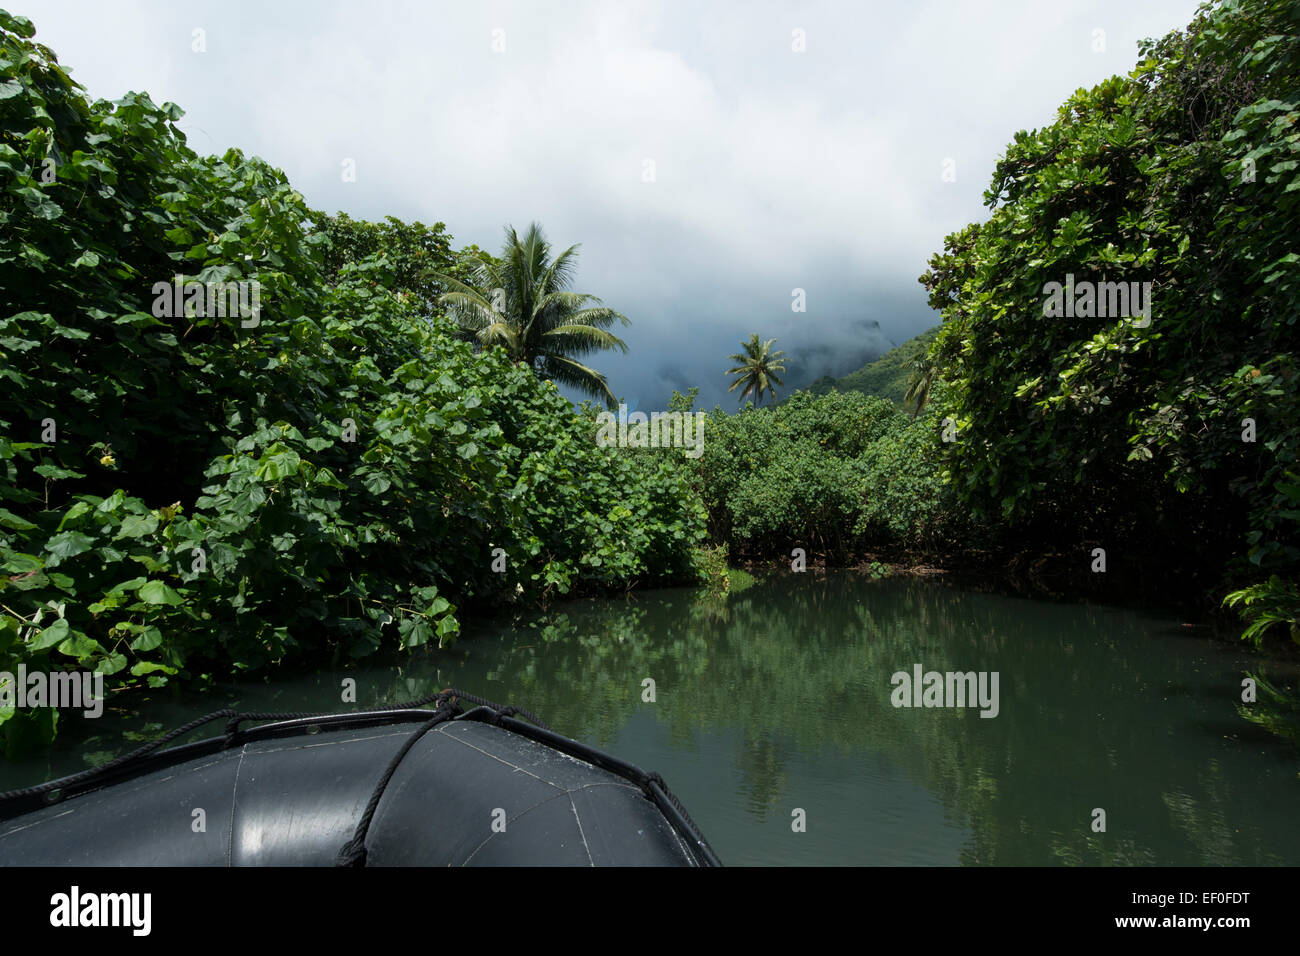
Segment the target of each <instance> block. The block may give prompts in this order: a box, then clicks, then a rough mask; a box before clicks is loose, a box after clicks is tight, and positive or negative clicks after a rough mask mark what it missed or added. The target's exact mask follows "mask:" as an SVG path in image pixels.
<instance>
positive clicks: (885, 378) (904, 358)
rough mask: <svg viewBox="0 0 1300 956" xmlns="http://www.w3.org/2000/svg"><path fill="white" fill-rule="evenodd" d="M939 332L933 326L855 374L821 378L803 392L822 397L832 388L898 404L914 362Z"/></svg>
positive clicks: (901, 399) (901, 398)
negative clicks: (876, 396)
mask: <svg viewBox="0 0 1300 956" xmlns="http://www.w3.org/2000/svg"><path fill="white" fill-rule="evenodd" d="M938 332H939V327H938V326H937V325H936V326H935V327H934V328H932V329H930V330H929V331H926V332H922V333H921V334H920V335H918V336H917V337H916V338H913V339H908V340H907V341H906V342H904V343H903V344H902V345H900V346H898V347H897V348H895V349H891V350H890V351H888V352H886V353H885V354H884V355H882V356H880V358H878V359H876V360H875V361H874V362H871V363H869V364H867V365H864V366H862V368H860V369H858V370H857V371H856V372H850V373H849V374H848V375H845V376H843V377H842V378H832V377H831V376H829V375H823V376H822V377H821V378H819V379H817V380H816V381H815V382H813V383H812V384H811V385H809V386H808V387H807V388H806V389H804V391H808V392H812V393H813V394H814V395H825V394H826V393H827V392H829V391H830V390H831V389H832V388H833V389H836V390H837V391H840V392H862V393H863V394H864V395H878V396H880V397H881V398H888V399H890V400H892V401H894V402H896V403H897V404H899V405H902V404H903V396H904V394H906V392H907V380H908V378H909V377H910V376H911V374H912V369H913V367H914V366H913V363H914V362H915V361H916V360H917V359H918V358H920V357H921V356H922V355H924V354H925V352H926V350H927V349H929V348H930V343H931V342H933V341H934V337H935V335H936V334H938Z"/></svg>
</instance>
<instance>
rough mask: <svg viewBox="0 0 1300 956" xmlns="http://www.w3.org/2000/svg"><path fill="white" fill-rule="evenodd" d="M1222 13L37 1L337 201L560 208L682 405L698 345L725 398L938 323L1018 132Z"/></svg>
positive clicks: (55, 39)
mask: <svg viewBox="0 0 1300 956" xmlns="http://www.w3.org/2000/svg"><path fill="white" fill-rule="evenodd" d="M1195 8H1196V2H1195V0H1147V2H1145V3H1143V4H1141V5H1134V4H1132V3H1130V2H1128V0H1097V2H1091V3H1055V4H1044V3H1042V2H1041V0H1002V2H996V3H994V2H983V3H978V2H968V0H931V2H920V3H910V4H907V5H900V4H892V3H879V4H870V5H864V4H861V3H852V2H849V0H843V2H836V3H828V2H822V3H817V2H814V3H798V4H794V3H776V2H758V3H745V4H743V5H742V4H696V3H692V2H690V0H686V2H680V3H649V2H647V3H620V4H617V5H615V4H606V3H600V2H582V3H563V4H537V3H527V2H520V3H517V4H510V3H487V4H463V3H456V4H452V3H438V4H428V3H420V2H411V3H366V4H354V3H347V4H344V3H334V4H329V3H319V2H315V0H309V2H297V3H279V2H277V3H273V4H272V3H249V2H235V3H231V2H220V3H216V2H204V3H193V4H187V5H184V6H177V5H175V4H171V3H167V2H163V0H159V2H145V0H137V2H135V3H114V4H111V5H110V4H101V3H97V2H69V0H44V2H42V3H41V5H40V7H39V9H37V10H34V11H31V12H30V13H29V14H28V15H30V16H32V18H33V19H34V20H35V22H36V25H37V29H38V31H39V32H38V39H40V40H41V41H42V42H45V43H47V44H49V45H50V46H52V47H53V48H54V49H55V50H56V52H58V54H59V56H60V59H61V60H62V62H63V63H64V64H65V65H67V66H70V67H72V68H73V70H74V75H75V76H76V78H78V79H79V80H80V81H81V82H82V83H84V84H86V85H87V86H88V87H89V88H90V90H91V92H92V93H94V94H95V95H99V96H104V97H116V96H118V95H120V94H121V93H122V92H124V91H126V90H128V89H135V90H140V89H145V90H148V91H149V92H150V93H151V95H153V97H154V98H155V99H156V100H158V101H160V102H161V101H163V100H172V101H175V102H177V103H179V104H180V105H181V106H182V107H183V108H184V109H185V110H186V112H187V116H186V119H185V120H184V121H183V125H184V126H185V128H186V129H187V130H188V131H189V132H190V136H191V144H192V145H193V146H194V147H195V148H196V149H199V150H201V151H207V152H220V151H223V150H224V149H225V148H227V147H228V146H239V147H241V148H243V149H245V150H246V151H248V152H252V153H256V154H258V155H261V156H263V157H264V158H266V159H267V160H268V161H270V162H272V163H273V164H275V165H278V166H280V167H282V168H283V169H284V170H285V171H286V172H287V173H288V175H289V177H290V179H291V181H292V182H293V183H294V184H295V185H296V186H297V187H298V188H299V189H300V190H301V191H302V192H303V193H304V195H305V196H306V197H307V199H308V201H309V202H310V203H312V204H313V205H315V206H316V207H318V208H323V209H327V210H330V211H333V210H335V209H340V208H341V209H345V210H347V211H348V212H349V213H351V214H353V215H360V216H369V217H379V216H382V215H385V214H393V215H397V216H400V217H402V218H405V219H421V220H423V221H425V222H434V221H443V222H446V223H447V225H448V227H449V229H450V230H451V232H452V233H453V235H454V236H455V237H456V239H457V240H458V241H460V242H463V243H467V242H476V243H478V244H479V245H482V246H485V247H488V248H495V247H496V246H497V245H498V244H499V242H500V236H501V228H502V226H503V225H504V224H505V223H507V222H510V223H513V224H515V225H516V226H518V227H523V226H524V225H526V224H527V223H528V222H529V221H531V220H534V219H536V220H539V221H541V222H542V223H543V224H544V225H545V227H546V228H547V232H548V235H549V236H550V237H551V238H552V240H553V241H554V242H555V243H556V244H557V245H569V244H571V243H574V242H582V243H583V258H582V267H581V269H580V273H579V280H580V287H581V288H582V290H583V291H591V292H594V293H596V294H597V295H600V296H601V297H602V298H604V299H605V300H606V301H607V302H608V303H609V304H610V305H612V306H614V307H615V308H618V309H620V310H621V311H623V312H625V313H627V314H628V315H629V316H631V317H632V318H633V320H634V325H633V326H632V327H631V328H630V329H628V330H626V334H625V336H624V337H625V338H626V339H627V340H628V341H629V343H630V344H631V346H632V348H633V354H632V355H630V356H628V357H626V358H618V357H611V358H610V359H608V360H605V359H602V360H600V361H598V362H597V364H598V365H600V366H601V367H602V368H605V369H607V370H609V371H610V373H611V375H612V377H613V378H614V380H615V384H616V390H618V391H620V392H624V393H626V394H628V395H640V396H641V397H642V398H643V399H649V400H662V398H663V397H664V396H663V394H662V391H656V389H661V386H659V385H658V384H656V379H655V376H654V375H653V374H652V373H653V370H654V369H657V368H662V367H664V366H673V367H676V368H678V369H679V370H680V371H681V373H682V374H683V375H684V376H685V378H686V379H688V380H697V381H700V382H701V384H703V385H705V389H704V390H703V394H704V396H705V397H706V398H708V399H709V400H710V401H711V400H713V399H721V398H722V396H723V393H724V391H725V383H724V381H723V380H722V378H721V372H722V370H723V369H725V368H726V358H725V357H726V355H728V354H730V353H731V352H734V351H735V350H736V348H737V343H738V342H739V341H740V340H741V339H742V338H745V337H747V336H748V334H749V333H750V332H751V331H758V332H760V333H761V334H762V335H763V336H764V337H765V338H766V337H771V336H772V335H774V334H778V332H777V331H776V330H781V331H780V332H779V334H781V335H782V336H783V339H782V340H780V341H778V343H777V345H778V347H785V348H787V349H789V348H790V347H791V346H792V345H793V346H799V347H803V346H808V347H811V346H814V345H817V344H823V345H824V344H826V343H831V344H832V345H833V346H834V349H833V350H832V352H833V354H834V355H838V356H840V358H841V360H842V361H843V362H849V363H852V362H857V361H859V360H860V359H862V358H865V355H864V354H862V353H863V352H864V351H865V350H866V349H867V348H870V347H871V346H873V345H876V344H877V343H876V342H874V341H873V340H872V339H871V338H870V337H868V336H866V335H864V333H863V332H862V330H861V327H860V326H861V322H862V320H863V319H877V320H879V321H880V322H881V324H882V325H883V327H884V329H885V332H886V333H887V334H888V335H889V336H890V337H891V338H893V339H894V340H895V341H898V340H901V339H902V338H905V337H907V336H908V335H911V334H914V333H915V332H917V331H920V329H921V328H924V327H925V326H927V325H929V324H933V322H934V321H935V317H934V316H933V314H932V313H930V312H929V310H928V309H927V307H926V305H925V293H924V290H923V289H922V288H921V287H920V285H919V284H917V283H916V281H915V280H916V277H917V276H918V275H919V274H920V273H921V272H922V271H923V270H924V268H925V260H926V259H927V258H928V256H929V255H930V254H931V253H932V252H934V251H936V250H938V249H939V248H940V246H941V244H942V239H943V236H944V235H945V234H946V233H948V232H951V231H953V230H954V229H957V228H960V227H961V226H962V225H964V224H965V223H966V222H968V221H971V220H972V219H977V218H981V217H982V216H983V214H984V210H983V209H982V207H981V205H980V196H981V194H982V192H983V190H984V188H985V187H986V186H987V183H988V177H989V173H990V172H991V169H992V165H993V163H994V162H995V160H996V158H997V157H998V155H1000V153H1001V152H1002V150H1003V149H1004V147H1005V145H1006V144H1007V143H1008V142H1009V141H1010V139H1011V137H1012V135H1013V134H1014V133H1015V131H1016V130H1018V129H1021V128H1029V127H1033V126H1039V125H1043V124H1045V123H1048V122H1051V120H1052V118H1053V116H1054V112H1055V108H1056V106H1057V105H1058V104H1059V103H1060V102H1061V101H1062V100H1063V99H1064V98H1065V97H1066V96H1068V95H1069V94H1070V93H1071V92H1072V91H1073V90H1074V89H1076V88H1078V87H1080V86H1089V85H1092V84H1094V83H1096V82H1098V81H1100V80H1102V79H1104V78H1105V77H1106V76H1108V75H1110V74H1112V73H1115V72H1127V71H1128V70H1129V69H1130V68H1131V67H1132V65H1133V63H1134V61H1135V59H1136V41H1137V40H1138V39H1139V38H1140V37H1142V36H1147V35H1162V34H1163V33H1165V32H1167V31H1168V30H1169V29H1172V28H1174V27H1180V26H1183V25H1185V24H1186V22H1187V21H1188V20H1189V19H1190V18H1191V16H1192V14H1193V13H1194V11H1195ZM196 27H202V28H203V29H205V30H206V31H207V46H208V52H207V53H203V54H197V53H194V52H192V50H191V49H190V46H191V31H192V30H193V29H194V28H196ZM796 27H797V28H801V29H803V30H805V31H806V36H807V52H805V53H795V52H793V51H792V50H791V31H792V30H793V29H795V28H796ZM1097 28H1101V29H1104V30H1105V31H1106V41H1107V50H1106V52H1105V53H1100V54H1099V53H1096V52H1094V51H1093V49H1092V42H1093V33H1092V31H1093V30H1094V29H1097ZM495 29H500V30H504V31H505V32H504V39H505V52H504V53H497V52H494V51H493V49H492V41H493V32H492V31H493V30H495ZM345 157H351V158H354V159H355V160H356V162H357V182H356V183H343V182H342V181H341V177H340V169H341V167H340V163H341V161H342V160H343V159H344V158H345ZM947 157H951V158H953V159H954V160H955V161H956V163H957V174H958V179H957V182H956V183H944V182H943V181H942V180H941V177H940V173H941V165H940V164H941V163H942V161H943V160H944V159H945V158H947ZM647 158H649V159H653V160H654V162H655V171H656V181H655V182H654V183H653V184H647V183H644V182H643V181H642V170H643V165H642V164H643V160H645V159H647ZM795 286H799V287H802V288H805V289H806V290H807V292H808V301H809V311H808V313H807V314H806V315H802V316H795V315H793V314H792V313H791V312H790V311H789V303H790V290H791V289H792V288H793V287H795ZM844 370H847V369H844Z"/></svg>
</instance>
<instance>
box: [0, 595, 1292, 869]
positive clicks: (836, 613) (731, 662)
mask: <svg viewBox="0 0 1300 956" xmlns="http://www.w3.org/2000/svg"><path fill="white" fill-rule="evenodd" d="M918 665H919V667H920V668H921V671H922V672H923V673H924V672H930V671H936V672H939V673H941V674H946V673H948V672H954V673H955V672H976V674H980V673H981V672H982V673H983V675H984V677H985V679H986V683H985V684H984V689H985V690H986V691H989V692H990V693H991V691H992V689H993V686H994V685H993V684H992V682H991V679H992V675H993V673H995V672H996V674H997V684H996V688H997V695H996V716H992V714H993V711H994V708H993V706H985V707H983V708H981V707H980V706H979V705H978V701H970V702H968V703H970V704H972V706H964V707H939V706H935V707H927V706H906V707H905V706H895V703H897V702H902V700H904V699H905V700H906V701H907V702H909V703H922V704H924V698H922V697H921V696H920V695H919V694H918V696H916V697H913V696H912V692H911V690H910V689H908V690H907V691H906V693H904V691H903V690H896V686H897V685H896V683H895V679H894V675H895V674H900V673H901V674H906V675H907V676H908V678H909V679H910V678H911V677H912V675H913V674H914V673H915V669H916V667H917V666H918ZM1248 676H1263V677H1265V678H1266V679H1267V680H1269V681H1270V682H1272V683H1273V684H1275V685H1277V684H1282V685H1288V686H1290V687H1295V685H1296V681H1297V674H1296V667H1295V666H1294V665H1288V664H1285V663H1282V662H1278V661H1270V660H1267V659H1264V658H1260V657H1258V656H1255V655H1252V654H1250V653H1247V652H1246V650H1245V649H1244V648H1243V647H1240V646H1237V645H1235V644H1233V643H1232V642H1226V641H1222V640H1215V639H1213V638H1212V637H1211V636H1210V634H1209V632H1208V631H1206V630H1204V629H1200V628H1192V627H1188V626H1185V625H1182V624H1180V623H1179V622H1178V621H1174V620H1170V619H1168V618H1167V617H1161V616H1158V615H1150V614H1144V613H1140V612H1135V611H1131V610H1119V609H1113V608H1103V607H1095V606H1081V605H1074V604H1053V603H1045V602H1042V601H1033V600H1026V599H1019V598H1010V597H1005V596H1000V595H994V594H987V593H977V592H972V591H966V590H961V589H957V588H952V587H949V586H946V585H943V584H940V583H934V582H930V581H924V580H918V579H911V578H888V579H884V580H873V579H872V578H870V577H869V576H864V575H858V574H854V573H851V572H833V573H830V574H799V575H794V574H789V575H777V576H774V577H771V578H769V579H767V580H766V581H762V582H759V583H758V584H757V585H755V586H754V587H751V588H749V589H747V590H745V591H743V592H740V593H735V594H731V595H727V596H725V597H723V596H715V597H701V596H700V595H698V594H697V593H695V592H691V591H684V590H674V591H648V592H639V593H635V594H633V595H631V596H629V597H627V598H618V599H601V600H588V601H574V602H566V603H563V604H560V605H557V606H556V608H555V609H554V610H553V611H552V612H551V613H549V614H547V615H533V616H529V617H526V618H521V619H518V620H509V621H508V620H504V619H503V620H499V621H495V622H479V623H477V624H474V625H472V626H467V627H466V628H465V632H464V634H463V635H462V639H461V641H460V642H459V643H458V644H457V645H456V646H454V647H452V648H449V649H444V650H442V651H431V652H428V653H420V654H417V655H416V656H414V657H410V658H405V659H404V660H403V661H402V662H400V663H392V662H389V663H384V664H378V663H369V664H365V665H363V666H362V667H361V668H354V669H351V670H346V671H344V670H339V671H337V672H330V673H320V674H314V675H310V676H307V677H298V678H294V679H290V680H279V681H277V682H275V683H274V684H264V683H248V684H243V685H239V686H233V685H222V686H218V687H216V688H214V689H213V690H211V691H210V692H208V693H206V694H203V695H198V694H191V695H188V696H175V695H174V694H173V693H170V692H153V694H152V696H150V697H148V698H137V699H136V700H135V701H133V702H132V710H130V711H126V710H124V709H122V708H110V709H109V710H108V711H107V712H106V713H105V715H104V716H103V717H101V718H100V719H99V720H95V721H69V722H67V724H66V730H65V733H64V734H62V735H61V737H60V739H59V741H58V743H57V745H56V746H55V747H54V748H53V749H52V750H51V751H50V752H49V753H47V754H45V755H42V757H41V758H40V759H38V760H29V761H24V762H20V763H9V764H7V765H4V766H0V790H3V789H9V788H11V787H17V786H23V785H27V784H30V783H33V782H36V781H38V780H44V779H49V778H51V777H54V776H59V775H62V774H66V773H71V772H73V771H75V770H79V769H82V768H84V767H85V766H87V765H88V764H90V763H96V762H102V761H103V760H106V759H108V758H109V757H111V756H114V755H116V754H117V753H120V752H122V751H124V750H126V749H129V748H131V747H133V746H136V745H137V744H136V741H139V740H143V739H148V738H149V737H150V736H152V735H156V734H157V733H158V732H160V731H161V730H163V729H167V728H170V727H172V726H176V725H179V724H181V723H183V722H184V721H186V720H189V719H191V718H193V717H195V716H198V715H200V714H203V713H206V712H209V711H212V710H217V709H219V708H222V707H227V706H233V707H241V708H244V709H249V710H283V711H338V710H350V709H354V706H355V707H356V708H364V707H367V706H371V705H376V704H387V703H395V702H397V701H400V700H404V699H409V698H412V697H416V696H419V695H421V694H425V693H428V692H430V691H432V690H436V689H439V688H442V687H448V686H455V687H459V688H461V689H463V690H465V691H467V692H470V693H474V694H477V695H480V696H483V697H487V698H490V699H492V700H496V701H500V702H509V703H514V704H516V705H519V706H523V707H527V708H529V709H530V710H532V711H534V712H536V713H537V714H539V715H540V716H541V717H542V718H543V719H544V720H546V721H547V723H549V724H550V725H551V727H552V728H554V729H555V730H557V731H559V732H560V733H563V734H566V735H568V736H570V737H575V738H578V739H582V740H585V741H587V742H589V743H593V744H595V745H597V746H599V747H602V748H605V749H607V750H609V751H611V752H613V753H615V754H617V755H618V756H620V757H623V758H624V759H626V760H629V761H631V762H632V763H635V764H638V765H639V766H641V767H643V768H645V769H647V770H657V771H659V772H660V773H661V774H662V775H663V777H664V779H665V780H666V781H667V782H668V784H669V786H670V787H671V788H672V789H673V791H674V792H675V793H676V794H677V795H678V797H679V798H680V799H681V801H682V802H683V804H684V805H685V806H686V808H687V809H688V810H689V812H690V813H691V815H692V817H693V818H694V819H695V821H696V822H697V824H698V825H699V826H700V828H701V829H702V831H703V832H704V833H705V835H706V836H707V837H708V839H709V841H710V842H711V843H712V844H713V847H714V849H715V850H716V851H717V853H718V855H719V856H720V857H721V858H722V860H723V862H724V863H727V864H729V865H755V864H759V865H769V864H867V865H891V864H921V865H990V864H992V865H1015V864H1019V865H1054V864H1084V865H1113V864H1118V865H1134V864H1140V865H1150V864H1154V865H1166V864H1186V865H1199V864H1247V865H1249V864H1288V865H1296V864H1300V827H1297V826H1296V823H1295V821H1296V808H1297V807H1298V806H1300V773H1298V771H1300V753H1298V752H1297V750H1296V748H1295V747H1294V746H1293V745H1291V744H1290V743H1288V742H1286V741H1284V740H1282V739H1280V738H1278V737H1275V736H1273V735H1272V734H1269V733H1267V732H1266V731H1264V730H1263V729H1261V728H1260V727H1258V726H1257V725H1256V723H1255V722H1253V721H1251V720H1250V719H1248V717H1249V716H1251V715H1258V714H1260V713H1263V712H1264V708H1263V707H1262V706H1261V705H1259V704H1256V705H1248V704H1247V705H1243V704H1242V701H1241V696H1242V681H1243V679H1244V678H1246V677H1248ZM346 677H351V678H354V679H355V680H356V682H357V683H356V704H355V705H352V704H343V703H340V700H341V693H342V691H341V688H342V686H343V680H344V678H346ZM900 680H901V679H900ZM648 681H653V685H650V684H648V683H647V682H648ZM651 686H653V692H654V694H653V696H654V700H653V701H648V700H646V699H645V698H646V697H648V696H650V689H651ZM945 686H946V684H945ZM955 686H956V685H955V683H954V687H955ZM932 700H933V698H932ZM953 703H956V701H955V700H954V701H953ZM989 703H990V704H991V703H992V700H990V701H989ZM981 710H983V711H984V712H985V713H988V714H990V716H988V717H982V716H981ZM216 726H217V725H213V727H212V729H211V730H210V731H208V732H207V733H206V734H205V733H199V734H195V735H194V736H195V737H199V736H207V735H211V734H212V733H215V732H216ZM1098 811H1103V812H1104V817H1103V816H1102V815H1100V814H1099V813H1098ZM431 812H436V810H433V809H432V808H431ZM1103 824H1104V830H1103V829H1102V825H1103Z"/></svg>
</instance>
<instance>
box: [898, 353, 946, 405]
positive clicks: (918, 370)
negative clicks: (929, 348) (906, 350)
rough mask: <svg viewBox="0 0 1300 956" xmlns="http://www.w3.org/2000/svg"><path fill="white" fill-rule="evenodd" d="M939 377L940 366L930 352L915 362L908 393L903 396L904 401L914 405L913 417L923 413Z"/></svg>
mask: <svg viewBox="0 0 1300 956" xmlns="http://www.w3.org/2000/svg"><path fill="white" fill-rule="evenodd" d="M938 378H939V367H938V366H937V365H936V364H935V363H934V360H933V359H931V358H930V356H929V355H928V354H927V355H922V356H921V357H920V358H919V359H917V360H916V361H915V362H914V363H913V365H912V375H911V377H910V378H909V379H908V380H907V393H906V394H905V395H904V396H903V401H904V402H905V403H907V404H910V405H911V406H912V418H916V416H917V415H919V414H921V409H923V408H925V406H926V403H928V402H929V401H930V393H931V392H932V391H933V390H934V383H935V381H936V380H937V379H938Z"/></svg>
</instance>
